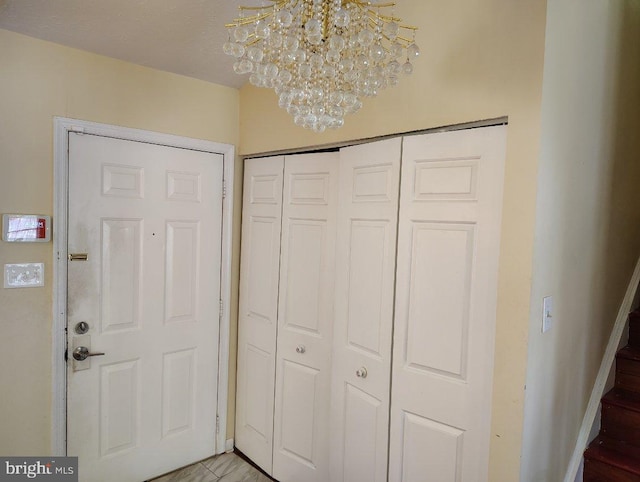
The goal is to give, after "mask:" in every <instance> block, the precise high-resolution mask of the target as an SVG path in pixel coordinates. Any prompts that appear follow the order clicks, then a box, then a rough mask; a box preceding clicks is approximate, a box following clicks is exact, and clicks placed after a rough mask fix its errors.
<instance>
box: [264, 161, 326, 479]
mask: <svg viewBox="0 0 640 482" xmlns="http://www.w3.org/2000/svg"><path fill="white" fill-rule="evenodd" d="M337 174H338V153H337V152H335V153H320V154H305V155H301V156H287V157H286V159H285V173H284V201H283V214H282V257H281V266H280V295H279V303H278V304H279V309H278V352H277V368H276V371H277V373H276V392H275V393H276V397H275V405H276V407H275V432H274V451H273V476H274V478H275V479H277V480H279V481H280V482H289V481H291V482H300V481H302V480H304V481H309V482H312V481H317V482H326V481H327V480H329V477H328V470H329V426H328V423H327V420H328V418H329V406H330V389H331V347H332V336H333V331H332V325H333V296H334V284H333V274H334V266H335V229H336V228H335V226H336V220H335V219H336V209H337V187H338V184H337Z"/></svg>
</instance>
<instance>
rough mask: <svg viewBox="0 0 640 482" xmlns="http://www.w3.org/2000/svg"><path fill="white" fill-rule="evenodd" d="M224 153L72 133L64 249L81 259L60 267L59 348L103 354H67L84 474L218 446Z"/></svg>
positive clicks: (71, 436) (173, 463)
mask: <svg viewBox="0 0 640 482" xmlns="http://www.w3.org/2000/svg"><path fill="white" fill-rule="evenodd" d="M222 161H223V159H222V156H221V155H218V154H210V153H203V152H197V151H191V150H186V149H178V148H172V147H166V146H159V145H153V144H145V143H139V142H133V141H125V140H121V139H112V138H105V137H99V136H92V135H79V134H76V133H70V134H69V241H68V251H69V253H87V254H88V257H87V261H70V262H69V264H68V283H69V286H68V293H69V298H68V310H67V312H68V325H69V326H68V333H69V339H68V346H69V349H70V352H71V351H72V350H73V349H74V348H76V347H78V346H86V347H87V348H89V349H90V350H91V351H94V352H104V353H105V354H104V355H103V356H96V357H91V358H88V359H87V360H86V361H82V362H78V361H75V360H73V359H72V358H71V356H70V357H69V358H70V360H69V363H68V377H67V380H68V407H67V414H68V415H67V417H68V446H67V451H68V453H69V455H77V456H79V463H80V469H79V470H80V474H81V476H80V477H81V479H82V480H84V481H102V480H105V481H106V480H120V481H123V482H124V481H140V480H145V479H148V478H151V477H153V476H156V475H160V474H163V473H166V472H169V471H171V470H173V469H175V468H178V467H181V466H184V465H188V464H190V463H193V462H195V461H197V460H201V459H203V458H206V457H208V456H210V455H213V454H214V453H215V424H216V403H217V387H216V379H217V373H218V330H219V320H218V300H219V294H220V253H221V226H222V222H221V214H222V169H223V162H222ZM203 241H206V248H207V249H203ZM80 321H86V322H87V323H88V324H89V326H90V331H89V333H88V334H86V335H76V334H75V333H74V326H75V324H76V323H78V322H80Z"/></svg>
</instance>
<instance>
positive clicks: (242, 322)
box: [235, 156, 284, 474]
mask: <svg viewBox="0 0 640 482" xmlns="http://www.w3.org/2000/svg"><path fill="white" fill-rule="evenodd" d="M244 169H245V174H244V194H243V220H242V248H241V262H240V306H239V311H238V376H237V392H236V393H237V405H236V433H235V444H236V446H237V447H238V448H239V449H240V450H241V451H242V452H244V453H245V454H246V455H247V456H248V457H249V458H251V460H253V461H254V462H255V463H256V464H258V465H259V466H260V467H261V468H262V469H263V470H264V471H265V472H267V473H269V474H271V473H272V449H273V408H274V398H273V394H274V388H275V378H276V333H277V314H278V277H279V265H280V229H281V220H282V218H281V215H282V181H283V169H284V157H283V156H279V157H269V158H257V159H247V160H245V165H244Z"/></svg>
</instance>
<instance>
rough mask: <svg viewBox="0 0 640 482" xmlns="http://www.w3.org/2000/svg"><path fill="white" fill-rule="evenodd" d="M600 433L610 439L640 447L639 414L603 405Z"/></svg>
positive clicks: (614, 406) (606, 404)
mask: <svg viewBox="0 0 640 482" xmlns="http://www.w3.org/2000/svg"><path fill="white" fill-rule="evenodd" d="M601 432H602V434H604V435H606V436H607V437H610V438H612V439H615V440H621V441H623V442H626V443H628V444H631V445H635V446H640V413H638V412H633V411H631V410H625V409H624V408H621V407H618V406H616V405H610V404H608V403H603V404H602V424H601Z"/></svg>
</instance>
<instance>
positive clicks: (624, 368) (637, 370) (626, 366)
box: [616, 356, 640, 377]
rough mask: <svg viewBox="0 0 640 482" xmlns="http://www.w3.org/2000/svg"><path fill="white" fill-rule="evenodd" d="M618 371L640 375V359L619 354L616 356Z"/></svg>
mask: <svg viewBox="0 0 640 482" xmlns="http://www.w3.org/2000/svg"><path fill="white" fill-rule="evenodd" d="M616 372H617V373H627V374H629V375H635V376H637V377H640V361H638V360H630V359H629V358H623V357H621V356H618V357H617V358H616Z"/></svg>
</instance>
